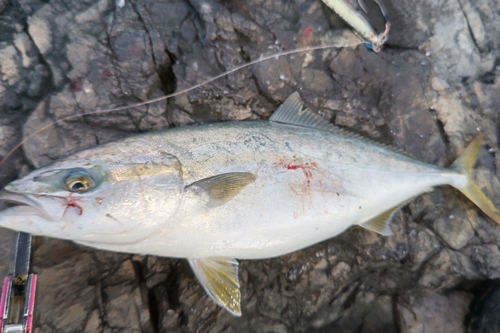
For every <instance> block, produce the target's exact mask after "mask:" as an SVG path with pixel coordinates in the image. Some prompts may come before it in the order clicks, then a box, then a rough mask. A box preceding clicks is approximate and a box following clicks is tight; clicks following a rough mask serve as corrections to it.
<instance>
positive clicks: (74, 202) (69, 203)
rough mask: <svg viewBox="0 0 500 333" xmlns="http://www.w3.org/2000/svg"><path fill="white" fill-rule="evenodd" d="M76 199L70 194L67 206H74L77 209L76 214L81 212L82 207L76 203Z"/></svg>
mask: <svg viewBox="0 0 500 333" xmlns="http://www.w3.org/2000/svg"><path fill="white" fill-rule="evenodd" d="M76 201H77V199H75V198H73V197H72V196H71V195H70V196H69V197H68V203H67V205H68V207H75V208H76V209H78V215H82V214H83V208H82V206H80V205H79V204H77V203H76Z"/></svg>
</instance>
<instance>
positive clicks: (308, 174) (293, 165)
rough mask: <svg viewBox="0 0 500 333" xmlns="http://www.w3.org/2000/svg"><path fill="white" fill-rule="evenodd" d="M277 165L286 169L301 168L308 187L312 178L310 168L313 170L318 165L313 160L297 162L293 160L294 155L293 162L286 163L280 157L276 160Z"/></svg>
mask: <svg viewBox="0 0 500 333" xmlns="http://www.w3.org/2000/svg"><path fill="white" fill-rule="evenodd" d="M278 165H280V166H282V167H284V168H286V169H287V170H298V169H302V172H303V173H304V176H305V177H306V185H307V187H308V188H309V187H310V185H311V179H312V178H313V173H312V170H314V169H316V168H317V167H318V165H317V164H316V163H315V162H310V163H309V162H306V163H297V161H295V156H294V161H293V162H288V163H287V162H285V161H284V160H282V159H280V160H279V162H278Z"/></svg>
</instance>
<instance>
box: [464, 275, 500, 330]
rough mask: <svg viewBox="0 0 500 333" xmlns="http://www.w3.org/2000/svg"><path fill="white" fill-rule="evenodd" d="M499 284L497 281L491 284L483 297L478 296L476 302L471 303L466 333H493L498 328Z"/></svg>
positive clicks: (499, 309)
mask: <svg viewBox="0 0 500 333" xmlns="http://www.w3.org/2000/svg"><path fill="white" fill-rule="evenodd" d="M499 286H500V284H499V281H498V280H494V281H493V283H492V284H491V286H490V287H489V288H487V289H486V291H485V292H484V293H483V295H478V300H477V301H475V302H474V301H473V302H472V303H471V308H472V310H471V312H470V317H469V318H468V321H469V323H468V327H467V332H470V333H493V332H498V327H500V319H499V318H500V316H499V315H500V306H499V305H500V302H499V300H500V288H499ZM479 296H480V297H479Z"/></svg>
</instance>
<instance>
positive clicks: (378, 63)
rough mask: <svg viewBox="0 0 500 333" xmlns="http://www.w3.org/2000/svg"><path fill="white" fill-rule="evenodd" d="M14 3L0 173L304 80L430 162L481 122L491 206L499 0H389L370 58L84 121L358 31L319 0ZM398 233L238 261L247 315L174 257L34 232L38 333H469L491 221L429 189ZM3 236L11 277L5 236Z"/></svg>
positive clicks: (239, 77)
mask: <svg viewBox="0 0 500 333" xmlns="http://www.w3.org/2000/svg"><path fill="white" fill-rule="evenodd" d="M17 3H18V6H12V5H11V4H10V3H9V2H5V1H0V25H1V27H2V29H0V55H1V56H0V114H1V115H0V155H1V156H5V155H6V154H7V153H8V152H9V150H10V149H11V148H12V147H14V145H15V144H16V143H18V142H19V141H20V140H21V138H22V137H24V138H25V139H27V142H26V143H25V144H24V146H23V152H24V154H25V156H26V158H27V159H28V161H29V165H30V166H28V163H27V161H26V160H25V159H24V157H23V154H22V153H21V152H20V151H19V150H18V151H17V152H16V153H14V155H12V156H10V157H9V158H8V159H7V162H6V163H4V164H2V165H0V182H1V184H2V185H4V184H6V183H8V182H9V181H11V180H12V179H14V178H16V177H17V176H18V175H20V174H22V173H24V172H26V171H27V170H28V168H30V167H31V166H34V167H39V166H41V165H45V164H48V163H50V162H51V161H53V160H55V159H57V158H59V157H61V156H64V155H66V154H70V153H71V152H74V151H77V150H80V149H83V148H88V147H91V146H94V145H97V144H100V143H103V142H107V141H111V140H113V139H116V138H119V137H123V136H126V135H130V134H131V133H136V132H145V131H150V130H155V129H160V128H166V127H169V126H184V125H187V124H192V123H207V122H217V121H224V120H248V119H267V118H268V117H269V116H270V115H271V114H272V112H273V110H274V109H275V108H276V107H277V106H278V105H279V104H280V103H281V102H282V101H284V100H285V98H286V97H287V96H288V95H289V94H290V93H292V92H293V91H298V92H299V93H300V95H301V97H302V98H303V99H304V101H305V103H306V104H307V106H308V107H310V108H312V109H313V110H316V111H317V112H318V114H320V115H322V116H323V117H325V118H326V119H328V120H329V121H331V122H332V123H334V124H336V125H338V126H340V127H342V128H345V129H347V130H350V131H353V132H356V133H359V134H360V135H362V136H365V137H367V138H371V139H376V140H377V141H379V142H381V143H385V144H390V145H393V146H396V147H397V148H400V149H402V150H405V151H407V152H408V153H410V154H411V155H414V156H415V157H417V158H419V159H420V160H422V161H424V162H428V163H434V164H437V165H441V166H447V165H449V164H451V163H452V161H453V160H454V159H455V158H456V157H457V156H458V155H459V154H460V152H461V151H462V150H463V148H464V147H465V146H466V144H467V142H469V141H470V140H471V139H472V137H474V136H475V135H476V134H477V133H478V132H479V131H481V132H483V133H484V134H485V138H486V139H485V146H484V148H483V149H481V151H480V154H479V160H478V163H477V173H476V180H477V183H478V184H479V186H480V187H481V188H482V189H484V190H485V192H486V193H488V195H489V196H490V197H492V198H494V200H495V201H496V202H495V203H496V205H497V206H500V201H499V199H498V198H500V180H499V176H498V168H497V164H498V149H499V148H498V147H499V141H498V140H499V138H500V136H499V133H498V126H497V124H498V123H499V122H500V118H499V117H500V113H498V112H496V109H497V106H498V104H499V102H500V101H499V98H500V97H499V96H500V85H499V84H500V83H499V82H500V81H499V80H498V74H499V73H500V70H499V69H498V68H497V67H495V59H498V57H499V56H500V54H499V52H500V51H499V50H500V47H499V43H500V42H499V40H498V38H496V36H498V33H500V24H499V22H500V19H499V18H498V12H499V10H500V7H499V8H493V7H494V6H495V5H496V6H497V7H498V5H497V4H491V1H490V2H489V1H486V0H478V1H470V0H460V1H459V2H453V3H445V4H441V3H438V2H435V1H430V0H429V1H419V2H415V1H387V3H386V5H387V9H388V16H389V18H390V20H391V23H392V29H391V36H390V39H389V41H388V45H387V47H385V48H384V49H383V51H382V52H380V53H373V52H371V51H368V50H366V49H365V48H364V47H363V46H358V47H352V48H338V49H327V50H322V51H315V52H308V53H300V54H295V55H291V56H286V57H285V56H283V57H279V58H277V59H276V58H272V59H269V60H266V61H263V62H260V63H258V64H256V65H253V66H251V67H247V68H244V69H241V70H238V71H235V72H232V73H231V74H229V75H228V76H224V77H221V78H219V79H217V80H215V81H213V82H210V83H207V84H204V85H203V86H201V87H199V88H197V89H195V90H191V91H189V92H186V93H183V94H180V95H178V96H176V97H174V98H172V99H170V100H168V101H160V102H156V103H154V104H150V105H147V106H137V107H133V108H130V109H127V110H123V111H115V112H111V113H102V114H91V113H92V112H94V111H95V110H103V109H109V108H115V107H120V106H124V105H130V104H133V103H136V102H142V101H146V100H148V99H151V98H156V97H161V96H164V95H165V94H168V93H170V92H174V91H176V92H180V91H183V90H184V89H187V88H189V87H191V86H192V85H194V84H198V83H202V82H204V81H206V80H208V79H209V78H211V77H213V76H215V75H218V74H220V73H221V72H223V71H226V70H231V69H234V68H236V66H238V65H241V64H244V63H247V62H248V61H252V60H256V59H259V58H260V57H261V56H263V55H268V54H272V53H275V52H278V51H282V50H291V49H294V48H298V47H306V46H311V45H319V44H322V43H328V42H336V43H346V41H348V40H350V39H349V38H352V34H351V35H350V37H349V34H348V33H346V29H348V28H349V27H348V26H347V25H346V24H345V22H343V21H342V20H341V19H340V18H339V17H338V16H337V15H336V14H335V13H333V12H331V11H330V10H329V9H328V7H327V6H325V5H324V4H323V3H322V2H321V1H319V0H318V1H310V0H307V1H306V0H296V1H292V2H290V1H288V2H285V1H282V0H272V1H269V0H265V1H253V0H252V1H246V2H237V1H232V2H217V1H210V0H208V1H190V2H186V1H182V0H161V1H149V0H136V1H127V0H126V1H114V0H100V1H84V2H82V1H76V0H74V1H62V0H61V1H51V2H49V3H46V2H42V1H34V0H22V1H18V2H17ZM491 6H493V7H491ZM492 8H493V9H492ZM371 13H372V12H370V14H371ZM375 23H376V25H377V27H379V26H380V23H381V21H380V18H378V20H377V19H375ZM486 31H487V32H488V33H486ZM341 37H342V39H340V38H341ZM349 43H351V45H353V44H355V43H354V42H352V41H350V42H349ZM28 115H29V118H28ZM65 117H72V118H70V119H67V121H62V119H63V118H65ZM54 121H57V124H55V125H54V126H50V125H51V124H52V123H53V122H54ZM45 126H50V127H49V128H48V129H46V130H42V131H40V130H41V129H43V128H44V127H45ZM21 129H22V130H21ZM37 131H40V132H37ZM32 135H33V136H32ZM391 230H392V233H393V235H392V236H390V237H388V238H386V237H382V236H379V235H376V234H374V233H371V232H369V231H366V230H364V229H361V228H358V227H353V228H351V229H350V230H349V231H347V232H346V233H344V234H343V235H340V236H338V237H336V238H335V239H331V240H328V241H326V242H323V243H321V244H317V245H314V246H311V247H309V248H307V249H304V250H302V251H298V252H296V253H292V254H289V255H286V256H283V257H280V258H274V259H268V260H258V261H244V260H243V261H241V265H240V284H241V289H242V307H243V316H242V317H241V318H234V317H232V316H230V315H229V314H228V313H226V312H224V311H223V310H222V309H220V308H219V307H217V306H216V305H215V304H214V303H213V302H212V301H211V300H210V299H209V298H208V297H207V296H206V294H205V292H204V291H203V288H202V287H201V286H200V285H199V283H198V282H197V281H196V279H195V277H194V275H193V273H192V272H191V270H190V268H189V266H188V264H187V263H186V262H185V261H183V260H179V259H168V258H157V257H150V256H141V255H133V256H132V255H127V254H116V253H111V252H104V251H97V250H94V249H91V248H87V247H82V246H77V245H74V244H72V243H69V242H62V241H57V240H46V239H44V238H38V239H37V241H36V244H35V256H34V258H35V262H34V269H35V270H36V271H37V272H38V273H39V278H40V284H39V289H38V290H39V291H38V303H37V314H36V323H37V332H51V333H54V332H56V333H57V332H185V331H189V332H195V331H199V332H204V331H211V332H255V331H258V332H291V331H293V332H300V331H310V332H331V331H359V332H397V331H405V332H421V331H424V330H426V331H442V330H446V331H457V332H458V331H463V330H464V326H463V322H464V321H463V319H464V318H465V316H466V313H467V306H468V304H469V302H470V300H471V299H472V295H471V294H470V293H469V292H464V291H463V288H462V286H463V285H465V284H469V285H472V286H477V285H481V284H482V283H484V281H486V280H489V279H495V278H498V277H499V274H500V266H499V261H498V258H499V257H500V253H499V249H498V244H499V241H500V228H499V227H498V226H497V225H495V224H493V223H492V222H491V221H490V220H488V219H487V218H485V217H484V216H483V215H482V214H480V213H478V210H477V208H476V207H475V206H474V205H473V204H471V203H469V202H467V201H466V199H464V198H463V197H462V196H460V195H458V194H457V192H456V191H454V190H451V189H445V188H440V189H437V190H435V191H434V192H432V193H428V194H424V195H422V196H420V197H418V198H416V199H415V200H413V201H412V202H410V203H409V204H408V205H407V206H405V207H404V208H403V209H402V210H401V211H400V212H398V213H397V214H396V216H395V218H394V221H393V224H392V226H391ZM0 236H1V237H2V238H1V239H4V238H5V241H4V242H2V244H3V245H5V249H6V251H5V256H2V258H3V259H2V261H1V262H0V268H2V270H1V271H2V272H4V273H3V274H6V273H7V272H8V271H9V270H10V269H11V268H10V263H11V259H10V258H8V255H9V254H12V251H9V250H8V248H9V240H10V241H11V240H12V239H13V236H12V235H11V234H7V233H6V232H5V231H4V230H2V231H1V235H0ZM2 249H3V247H2ZM470 290H476V289H475V288H471V289H470ZM494 293H495V292H494V291H492V294H494ZM485 302H487V301H486V300H485ZM488 302H489V301H488ZM484 304H486V303H484ZM488 304H490V303H488ZM487 307H488V305H484V307H483V308H485V309H486V308H487ZM481 311H482V310H481ZM481 311H479V310H478V311H475V312H474V314H473V315H471V318H475V319H471V326H470V327H472V326H474V325H476V324H474V323H480V322H481V318H482V316H487V315H486V314H485V313H486V312H484V311H482V312H481ZM492 311H494V309H493V310H492ZM443 318H444V319H445V320H444V321H442V320H443ZM485 318H486V317H485ZM440 320H441V321H440ZM443 325H446V326H443ZM474 327H479V326H477V325H476V326H474Z"/></svg>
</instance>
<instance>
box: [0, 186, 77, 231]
mask: <svg viewBox="0 0 500 333" xmlns="http://www.w3.org/2000/svg"><path fill="white" fill-rule="evenodd" d="M0 201H5V202H9V203H14V204H16V206H13V207H9V208H7V209H5V210H3V211H1V212H0V226H1V227H5V228H8V229H13V230H16V231H23V232H27V233H31V234H34V235H42V234H47V232H51V233H53V232H59V231H60V227H59V221H61V220H62V218H63V216H64V214H65V212H66V210H67V207H68V206H67V204H66V203H65V200H64V199H62V198H59V197H51V196H36V195H29V194H28V195H23V194H18V193H14V192H9V191H5V190H4V191H1V192H0Z"/></svg>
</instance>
